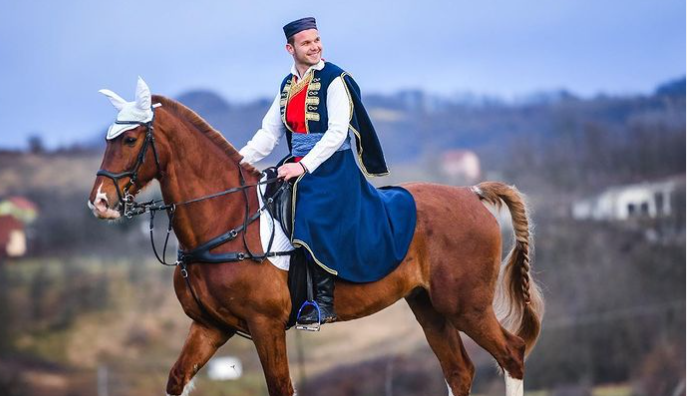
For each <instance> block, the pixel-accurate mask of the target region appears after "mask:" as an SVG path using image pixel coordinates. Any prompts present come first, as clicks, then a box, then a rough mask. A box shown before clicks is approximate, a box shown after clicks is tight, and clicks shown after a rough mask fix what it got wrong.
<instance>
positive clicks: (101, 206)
mask: <svg viewBox="0 0 687 396" xmlns="http://www.w3.org/2000/svg"><path fill="white" fill-rule="evenodd" d="M95 207H96V209H98V211H100V212H104V211H106V210H107V198H96V200H95Z"/></svg>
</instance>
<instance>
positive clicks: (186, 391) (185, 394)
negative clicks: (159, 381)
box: [167, 377, 196, 396]
mask: <svg viewBox="0 0 687 396" xmlns="http://www.w3.org/2000/svg"><path fill="white" fill-rule="evenodd" d="M195 381H196V378H195V377H194V378H191V380H190V381H189V382H188V384H186V386H184V391H183V392H181V394H180V395H170V394H169V393H168V394H167V396H188V395H189V394H190V393H191V391H192V390H193V389H195V387H196V384H195Z"/></svg>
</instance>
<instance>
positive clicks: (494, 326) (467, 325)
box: [452, 304, 525, 396]
mask: <svg viewBox="0 0 687 396" xmlns="http://www.w3.org/2000/svg"><path fill="white" fill-rule="evenodd" d="M468 306H469V304H468ZM452 323H453V324H454V326H456V327H457V328H458V329H460V330H461V331H463V332H465V334H467V335H468V336H469V337H470V338H472V339H473V340H474V341H475V342H476V343H477V344H479V345H480V346H481V347H482V348H484V349H486V350H487V351H488V352H489V353H490V354H491V355H492V356H493V357H494V358H495V359H496V361H497V362H498V364H499V366H501V368H502V369H503V370H504V371H505V373H504V374H505V379H506V396H522V395H523V392H524V389H523V382H522V380H523V377H524V374H525V372H524V371H525V365H524V360H525V342H524V341H523V340H522V339H521V338H520V337H518V336H515V335H513V334H511V333H510V332H508V331H507V330H506V329H504V328H503V327H502V326H501V324H500V323H499V321H498V319H497V318H496V315H495V314H494V310H493V309H492V307H491V306H489V307H486V308H484V309H478V308H477V305H474V306H473V307H472V308H471V309H470V310H469V312H463V313H462V314H461V315H460V316H458V317H456V318H452Z"/></svg>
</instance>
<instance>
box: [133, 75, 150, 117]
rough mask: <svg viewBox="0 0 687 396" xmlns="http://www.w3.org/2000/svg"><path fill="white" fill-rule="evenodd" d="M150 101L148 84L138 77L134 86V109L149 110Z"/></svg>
mask: <svg viewBox="0 0 687 396" xmlns="http://www.w3.org/2000/svg"><path fill="white" fill-rule="evenodd" d="M151 104H152V99H151V97H150V88H148V84H146V82H145V81H143V79H142V78H141V77H140V76H139V77H138V83H137V84H136V107H138V108H139V109H141V110H150V106H151Z"/></svg>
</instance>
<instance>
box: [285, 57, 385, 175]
mask: <svg viewBox="0 0 687 396" xmlns="http://www.w3.org/2000/svg"><path fill="white" fill-rule="evenodd" d="M313 72H314V73H313V76H312V79H311V80H310V83H309V84H308V87H307V88H305V89H306V90H307V92H306V98H305V122H306V127H307V131H308V133H311V132H312V133H324V132H326V131H327V129H328V125H329V118H328V116H327V89H328V88H329V84H331V83H332V81H334V79H336V78H337V77H342V78H343V81H344V87H345V88H346V91H347V93H348V99H349V102H350V106H351V108H352V109H353V111H352V112H351V121H350V123H349V130H350V131H351V132H353V134H354V135H355V141H356V152H357V154H358V164H359V165H360V167H361V170H362V171H363V173H364V174H365V175H367V176H384V175H387V174H388V173H389V170H388V167H387V165H386V160H385V159H384V153H383V151H382V146H381V144H380V143H379V139H378V138H377V132H376V131H375V129H374V126H373V125H372V121H371V120H370V117H369V116H368V114H367V111H365V107H364V106H363V103H362V99H361V95H360V88H359V87H358V84H356V82H355V81H354V80H353V78H352V77H351V76H350V75H349V74H348V73H346V72H345V71H343V69H341V68H340V67H338V66H336V65H334V64H333V63H329V62H325V64H324V68H322V70H314V71H313ZM293 79H294V78H293V75H292V74H289V75H288V76H286V77H285V78H284V80H283V81H282V83H281V91H280V92H281V100H280V102H279V110H280V113H281V117H282V122H283V123H284V126H285V127H286V142H287V144H288V146H289V152H291V135H292V133H293V132H292V131H291V130H290V129H289V126H288V125H287V123H286V106H287V104H288V102H289V99H290V98H289V92H290V91H291V84H292V83H293Z"/></svg>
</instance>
